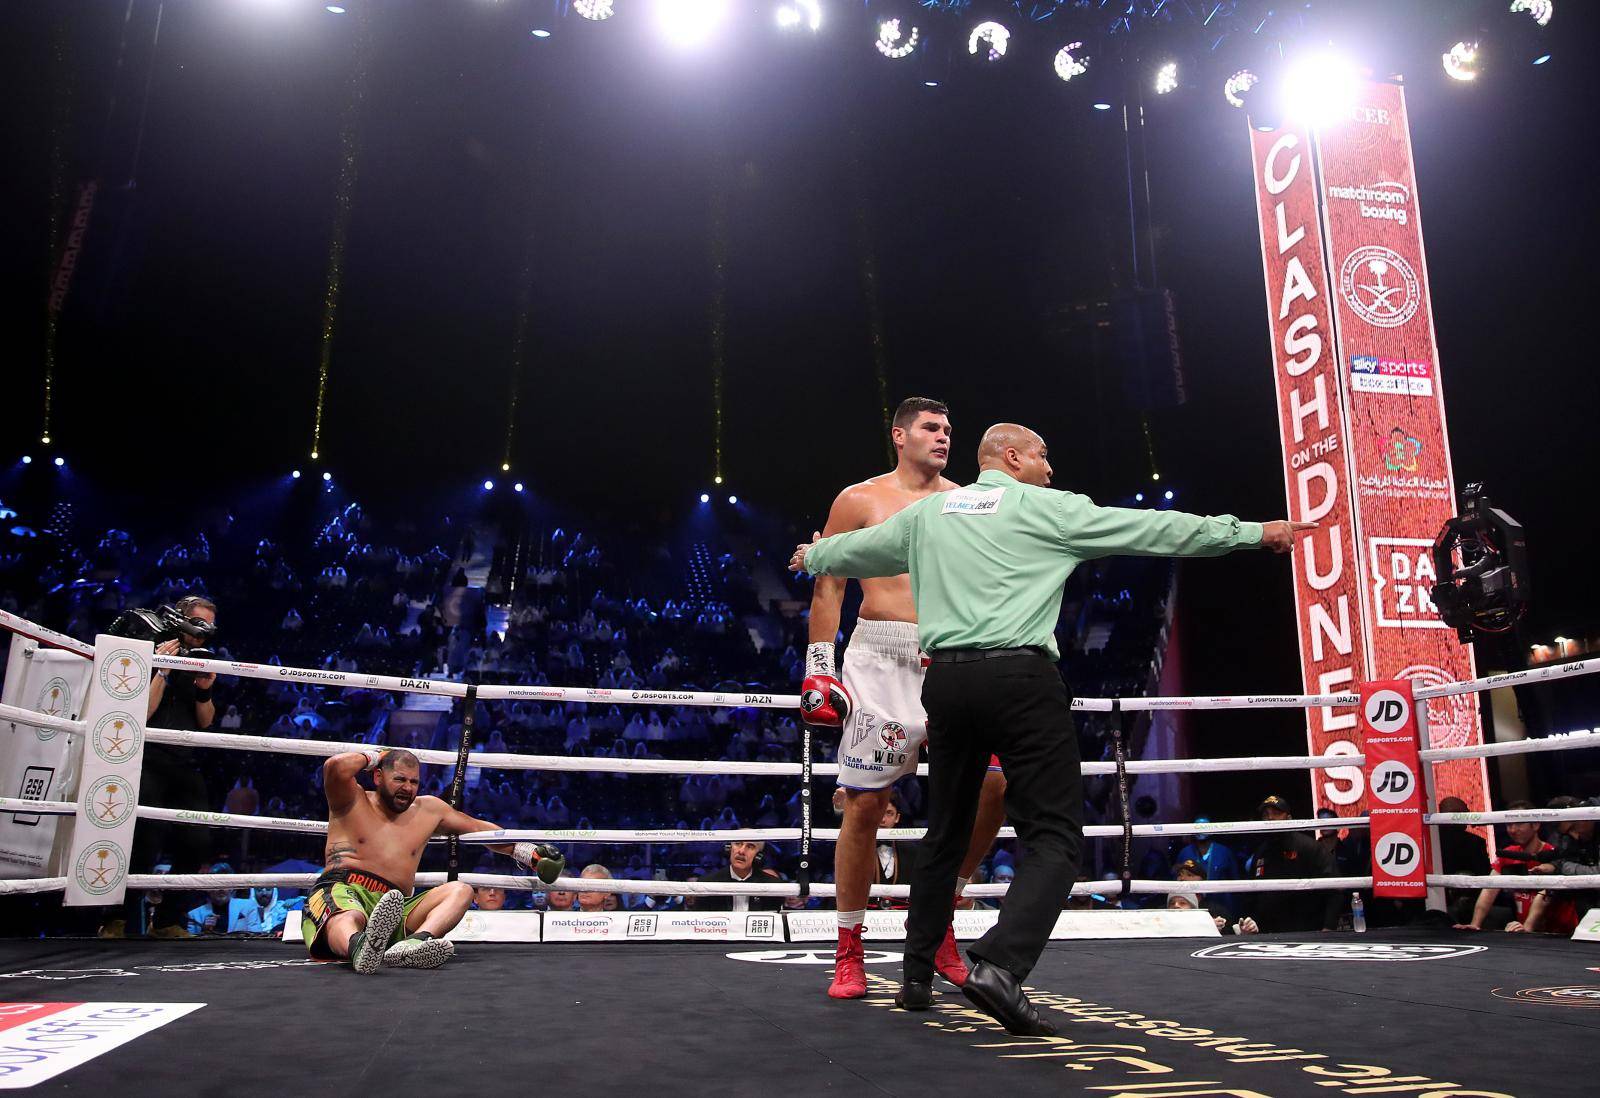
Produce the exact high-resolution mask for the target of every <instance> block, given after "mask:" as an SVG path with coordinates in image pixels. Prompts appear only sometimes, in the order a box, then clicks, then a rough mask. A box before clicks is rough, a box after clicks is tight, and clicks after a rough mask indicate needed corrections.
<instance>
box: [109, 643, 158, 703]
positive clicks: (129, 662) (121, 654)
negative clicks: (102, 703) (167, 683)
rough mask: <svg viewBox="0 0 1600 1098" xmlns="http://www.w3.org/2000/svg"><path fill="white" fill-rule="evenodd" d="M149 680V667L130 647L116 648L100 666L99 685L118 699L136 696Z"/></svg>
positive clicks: (123, 699)
mask: <svg viewBox="0 0 1600 1098" xmlns="http://www.w3.org/2000/svg"><path fill="white" fill-rule="evenodd" d="M149 681H150V668H149V666H148V665H147V664H146V663H145V659H144V657H143V656H141V655H139V653H137V652H135V651H134V650H133V649H131V648H118V649H116V650H114V651H113V652H112V653H111V655H109V656H107V657H106V662H105V663H104V664H102V665H101V667H100V685H101V686H103V687H105V689H106V693H108V694H110V695H111V696H112V697H113V698H116V699H117V700H118V701H127V700H128V699H129V698H132V697H136V696H138V694H139V692H140V691H142V690H143V689H144V688H145V684H146V683H147V682H149Z"/></svg>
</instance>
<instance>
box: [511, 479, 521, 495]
mask: <svg viewBox="0 0 1600 1098" xmlns="http://www.w3.org/2000/svg"><path fill="white" fill-rule="evenodd" d="M511 490H512V491H513V492H520V491H522V481H520V480H519V481H517V482H516V483H515V484H513V485H512V486H511Z"/></svg>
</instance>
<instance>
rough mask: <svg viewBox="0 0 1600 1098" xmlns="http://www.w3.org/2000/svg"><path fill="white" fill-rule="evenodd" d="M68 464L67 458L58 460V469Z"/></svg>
mask: <svg viewBox="0 0 1600 1098" xmlns="http://www.w3.org/2000/svg"><path fill="white" fill-rule="evenodd" d="M66 463H67V459H66V458H64V457H58V458H56V468H57V469H59V468H61V467H62V466H63V465H65V464H66Z"/></svg>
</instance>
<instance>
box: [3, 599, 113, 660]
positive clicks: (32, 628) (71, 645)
mask: <svg viewBox="0 0 1600 1098" xmlns="http://www.w3.org/2000/svg"><path fill="white" fill-rule="evenodd" d="M0 627H4V628H6V629H9V630H11V631H12V632H13V633H21V634H22V635H23V636H24V637H27V638H28V639H29V640H36V641H39V642H40V643H41V644H49V645H54V646H55V647H57V648H65V649H66V650H67V651H68V652H74V653H76V654H78V655H80V656H82V657H83V658H84V659H90V660H92V659H94V645H92V644H84V643H83V642H82V641H81V640H79V639H78V638H76V637H69V636H67V635H66V634H65V633H57V632H56V631H55V630H54V629H46V628H45V627H44V626H42V625H40V624H39V623H38V622H32V621H29V620H28V619H27V618H24V617H19V616H17V615H16V614H13V613H11V612H10V611H7V610H0Z"/></svg>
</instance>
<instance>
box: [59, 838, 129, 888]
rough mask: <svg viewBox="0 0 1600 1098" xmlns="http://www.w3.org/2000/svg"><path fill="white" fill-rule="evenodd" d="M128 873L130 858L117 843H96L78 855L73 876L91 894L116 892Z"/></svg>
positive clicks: (79, 885) (80, 886)
mask: <svg viewBox="0 0 1600 1098" xmlns="http://www.w3.org/2000/svg"><path fill="white" fill-rule="evenodd" d="M127 875H128V858H127V855H126V854H124V853H123V852H122V847H120V846H118V845H117V844H116V843H107V842H100V843H94V844H93V845H91V846H90V847H89V848H88V849H86V850H85V851H84V852H83V853H82V854H80V855H78V864H77V865H75V866H74V867H73V876H74V877H76V878H77V881H78V887H79V888H81V889H83V890H84V891H85V892H87V893H89V895H91V896H104V895H105V894H106V893H108V892H114V891H116V889H117V886H118V885H120V884H121V883H122V882H123V880H124V879H125V878H126V877H127Z"/></svg>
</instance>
